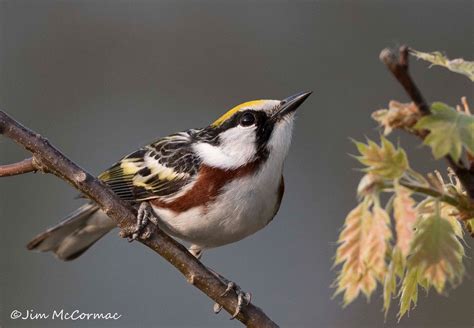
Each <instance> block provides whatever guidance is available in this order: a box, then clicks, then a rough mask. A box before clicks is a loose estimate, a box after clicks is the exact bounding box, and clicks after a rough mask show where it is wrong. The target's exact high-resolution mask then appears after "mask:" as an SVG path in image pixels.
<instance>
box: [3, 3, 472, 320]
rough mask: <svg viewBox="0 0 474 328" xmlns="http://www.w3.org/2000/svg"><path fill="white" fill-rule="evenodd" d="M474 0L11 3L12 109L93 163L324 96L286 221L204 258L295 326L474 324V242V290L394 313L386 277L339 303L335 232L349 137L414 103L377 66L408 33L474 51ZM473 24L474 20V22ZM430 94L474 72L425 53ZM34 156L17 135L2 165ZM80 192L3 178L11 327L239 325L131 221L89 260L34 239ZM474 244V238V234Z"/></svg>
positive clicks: (344, 204)
mask: <svg viewBox="0 0 474 328" xmlns="http://www.w3.org/2000/svg"><path fill="white" fill-rule="evenodd" d="M472 14H473V2H472V1H291V2H290V1H261V2H256V1H233V2H226V3H222V2H218V1H199V2H198V1H179V2H178V1H80V2H78V1H74V2H73V1H49V0H43V1H23V0H15V1H7V0H2V1H0V26H1V43H0V61H1V65H0V69H1V71H0V107H1V108H2V109H4V110H6V111H7V112H8V113H9V114H11V115H12V116H14V117H15V118H16V119H18V120H19V121H20V122H22V123H24V124H25V125H27V126H28V127H30V128H32V129H34V130H35V131H37V132H39V133H41V134H43V135H44V136H47V137H48V138H49V140H50V141H51V142H53V144H54V145H56V146H57V147H59V148H60V149H61V150H63V151H64V153H66V154H67V155H68V156H70V158H71V159H72V160H74V161H76V162H77V163H79V164H80V165H82V166H83V167H84V168H86V169H87V170H89V172H92V173H95V174H97V173H99V172H101V170H103V169H105V168H107V167H108V166H109V165H111V164H112V163H113V162H115V161H116V160H117V159H119V158H120V157H121V156H123V155H125V154H127V153H129V152H131V151H133V150H135V149H136V148H137V147H139V146H141V145H144V144H146V143H148V142H150V141H152V140H154V139H156V138H157V137H160V136H165V135H167V134H169V133H172V132H175V131H179V130H184V129H187V128H193V127H202V126H205V125H207V124H209V123H210V122H212V121H213V120H214V119H215V118H216V117H218V116H219V115H221V114H222V113H223V112H225V111H226V110H227V109H229V108H231V107H233V106H234V105H236V104H238V103H240V102H243V101H246V100H251V99H259V98H276V99H281V98H284V97H286V96H289V95H291V94H294V93H296V92H299V91H304V90H313V91H314V93H313V95H312V96H311V98H310V99H308V101H307V102H306V103H305V104H304V105H303V106H302V108H301V110H300V111H299V120H298V122H297V126H296V130H295V133H294V142H293V146H292V148H291V151H290V154H289V157H288V160H287V162H286V167H285V178H286V194H285V197H284V200H283V204H282V207H281V209H280V211H279V213H278V215H277V217H276V218H275V219H274V220H273V222H272V223H271V224H270V225H269V226H268V227H267V228H266V229H264V230H263V231H261V232H259V233H257V234H255V235H254V236H252V237H250V238H248V239H245V240H243V241H241V242H238V243H236V244H232V245H229V246H225V247H222V248H219V249H216V250H211V251H208V252H207V253H205V255H204V258H203V262H204V263H205V264H206V265H209V266H210V267H212V268H215V269H216V270H217V271H218V272H220V273H222V274H223V275H224V276H226V277H227V278H229V279H232V280H234V281H236V282H237V283H238V284H239V285H240V286H241V287H242V288H243V289H244V290H246V291H251V292H252V294H253V301H254V302H255V304H256V305H258V306H260V307H262V308H263V310H264V311H265V312H266V313H267V314H268V315H269V316H270V317H271V318H272V319H273V320H275V321H276V322H277V323H279V324H280V325H281V326H282V327H382V326H384V327H394V326H397V327H428V326H429V327H472V325H473V321H472V320H473V318H472V309H473V307H472V297H473V290H474V284H473V265H472V251H471V250H469V251H468V258H466V261H465V263H466V266H467V272H468V274H467V275H466V279H465V281H464V283H463V285H462V286H461V287H460V288H458V289H455V290H451V291H450V292H449V297H447V296H446V295H444V296H440V295H437V294H436V293H435V292H434V291H431V292H430V295H429V297H425V294H424V293H423V292H422V293H421V294H420V298H419V302H418V306H417V308H416V309H415V310H414V311H412V312H411V313H410V315H409V317H405V318H403V319H402V320H401V322H400V323H399V324H398V325H397V324H396V310H397V305H396V304H395V306H393V307H392V309H391V311H390V313H389V315H388V318H387V320H386V321H385V322H384V318H383V313H382V311H381V309H382V297H381V293H380V288H379V290H378V292H377V293H376V294H375V295H374V296H373V297H372V299H371V301H370V303H367V301H366V300H365V299H363V298H359V299H358V300H357V301H356V302H355V303H353V304H351V305H350V306H348V307H347V308H346V309H342V308H341V306H340V305H341V299H340V298H335V299H331V296H332V294H333V291H334V290H333V289H331V288H330V285H331V283H332V282H333V280H334V279H335V270H332V269H331V266H332V261H333V255H334V253H335V248H336V247H335V241H336V240H337V237H338V233H339V229H340V227H341V226H342V224H343V220H344V217H345V215H346V214H347V212H348V211H349V210H350V209H351V208H353V207H354V206H355V205H356V196H355V189H356V186H357V183H358V180H359V179H360V177H361V174H360V172H358V171H357V170H355V168H357V167H358V164H357V163H356V161H355V160H354V159H352V158H351V157H350V156H349V154H350V153H355V149H354V147H353V145H352V144H351V142H350V140H349V138H350V137H353V138H356V139H363V138H364V137H365V136H369V137H374V138H376V137H377V136H378V134H379V132H378V130H377V129H376V124H375V122H373V121H372V120H371V119H370V113H371V112H372V111H374V110H376V109H379V108H383V107H385V106H386V105H387V103H388V101H389V100H391V99H397V100H401V101H407V100H408V99H407V97H406V96H405V94H404V92H403V91H402V89H401V87H400V86H399V85H398V84H397V83H396V81H395V80H394V79H393V78H392V76H391V75H390V74H389V73H388V72H387V70H386V69H385V67H384V65H382V64H381V63H380V62H379V60H378V55H379V53H380V50H381V49H382V48H384V47H387V46H398V45H401V44H404V43H406V44H408V45H410V46H412V47H414V48H416V49H419V50H423V51H433V50H441V51H445V52H446V53H447V54H448V55H449V56H450V57H452V58H455V57H465V58H466V59H469V58H470V59H472V57H474V56H473V55H474V49H473V46H474V44H473V43H472V36H473V27H472V26H473V25H472V17H473V16H472ZM469 22H471V23H469ZM412 71H413V75H414V77H415V80H416V81H417V83H418V85H419V87H420V88H421V90H422V91H423V93H424V94H425V96H426V98H427V99H428V100H429V101H433V100H443V101H445V102H447V103H449V104H451V105H455V104H457V103H459V99H460V97H461V96H468V98H469V99H470V101H471V106H473V105H474V97H473V89H472V84H471V82H469V80H468V79H467V78H465V77H462V76H459V75H456V74H453V73H450V72H448V71H446V70H444V69H442V68H432V69H430V70H429V69H428V68H427V65H426V64H425V63H422V62H415V61H414V60H412ZM392 140H395V141H397V140H398V141H399V142H400V143H401V144H402V145H403V146H404V147H406V148H407V149H408V150H409V156H410V160H411V164H412V166H414V167H415V168H418V169H419V170H420V171H422V172H428V171H429V170H432V169H435V168H438V169H443V168H444V166H443V163H441V162H434V161H433V160H432V159H431V156H430V152H429V150H428V149H427V148H425V147H421V146H420V145H419V142H418V140H415V139H414V138H412V137H410V136H406V135H402V134H394V135H393V137H392ZM27 156H28V153H27V152H25V151H23V150H22V149H20V148H19V147H17V146H16V145H14V144H13V143H12V142H10V141H9V140H5V139H4V138H1V139H0V163H10V162H14V161H17V160H21V159H23V158H25V157H27ZM76 194H77V192H76V190H74V189H73V188H72V187H70V186H69V185H67V184H66V183H64V182H63V181H61V180H59V179H57V178H55V177H52V176H49V175H42V174H36V175H33V174H28V175H24V176H19V177H12V178H4V179H1V181H0V217H1V220H2V228H1V230H0V231H1V239H0V252H1V265H0V275H1V279H0V281H1V304H0V305H1V306H0V308H1V317H0V326H2V327H69V326H72V327H85V326H87V327H239V326H240V323H239V322H236V321H229V315H228V314H227V313H221V314H219V315H214V314H213V312H212V302H211V300H209V299H208V298H207V297H206V296H205V295H203V294H202V293H201V292H200V291H199V290H197V289H195V288H193V287H191V286H189V285H188V284H187V282H186V281H185V280H184V279H183V277H182V276H181V275H180V274H178V273H177V272H176V271H175V269H174V268H173V267H171V266H170V265H169V264H168V263H167V262H165V261H164V260H163V259H161V258H160V257H158V256H156V255H155V254H154V253H152V252H151V251H150V250H148V249H147V248H145V247H143V246H142V245H141V244H139V243H132V244H129V243H127V242H126V241H125V240H122V239H120V238H119V237H118V236H117V233H116V232H114V233H112V234H110V235H108V236H107V237H106V238H104V239H103V240H101V241H100V242H99V243H97V244H96V245H95V246H94V247H93V248H91V250H90V251H88V252H87V253H85V254H84V255H83V256H82V257H80V258H79V259H78V260H76V261H73V262H69V263H64V262H61V261H58V260H56V259H55V258H54V257H53V256H52V255H51V254H36V253H31V252H28V251H27V250H26V248H25V245H26V243H27V242H28V241H29V240H30V239H31V238H32V237H33V236H34V235H36V234H37V233H39V232H41V231H42V230H44V229H45V228H46V227H48V226H50V225H53V224H55V223H56V222H58V221H59V220H60V219H61V217H62V216H64V215H65V214H67V213H68V212H70V211H71V210H73V209H75V208H76V207H77V206H79V205H80V204H81V203H82V201H81V200H77V199H76V200H75V199H74V197H75V196H76ZM466 242H467V244H468V245H470V246H471V247H472V245H473V243H472V240H469V239H467V241H466ZM14 309H18V310H20V311H26V310H28V309H30V310H33V311H34V312H36V313H38V312H51V311H53V310H61V309H64V310H65V311H73V310H75V309H79V310H80V311H82V312H118V313H120V314H122V318H121V319H120V320H118V321H89V322H87V321H76V322H71V321H69V322H61V321H57V320H55V321H51V320H41V321H31V320H16V321H13V320H11V319H9V317H10V313H11V311H12V310H14Z"/></svg>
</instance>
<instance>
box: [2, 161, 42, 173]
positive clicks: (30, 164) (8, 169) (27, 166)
mask: <svg viewBox="0 0 474 328" xmlns="http://www.w3.org/2000/svg"><path fill="white" fill-rule="evenodd" d="M38 170H39V169H38V168H37V167H36V165H35V163H34V159H33V157H30V158H26V159H24V160H22V161H21V162H17V163H13V164H6V165H0V177H9V176H12V175H19V174H25V173H29V172H36V171H38Z"/></svg>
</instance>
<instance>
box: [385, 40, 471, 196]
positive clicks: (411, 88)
mask: <svg viewBox="0 0 474 328" xmlns="http://www.w3.org/2000/svg"><path fill="white" fill-rule="evenodd" d="M408 51H409V49H408V47H407V46H401V47H400V49H399V51H398V54H397V53H396V52H395V51H394V50H392V49H388V48H386V49H384V50H382V52H381V53H380V60H381V61H382V62H383V63H384V64H385V65H386V66H387V68H388V69H389V70H390V72H392V74H393V75H394V76H395V78H396V79H397V80H398V82H400V84H401V85H402V86H403V88H404V89H405V91H406V92H407V94H408V95H409V96H410V98H411V99H412V101H413V102H414V103H415V105H416V106H417V107H418V110H419V111H420V113H421V115H429V114H430V108H429V106H428V104H427V103H426V101H425V98H424V97H423V95H422V94H421V92H420V90H419V89H418V87H417V86H416V84H415V82H414V81H413V79H412V78H411V76H410V72H409V70H408ZM405 130H406V131H409V130H407V129H405ZM414 134H415V135H417V136H418V137H421V138H422V139H423V138H424V137H426V135H427V134H426V133H414ZM446 160H447V161H448V163H449V165H450V166H451V168H452V169H453V171H454V172H455V173H456V175H457V177H458V178H459V181H461V184H462V185H463V188H464V189H465V190H466V192H467V194H468V196H469V198H470V199H471V202H474V165H472V166H471V167H470V168H466V167H465V166H464V164H463V163H462V162H461V161H459V162H456V161H454V160H453V159H452V157H451V156H449V155H448V156H446Z"/></svg>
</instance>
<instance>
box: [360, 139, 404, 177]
mask: <svg viewBox="0 0 474 328" xmlns="http://www.w3.org/2000/svg"><path fill="white" fill-rule="evenodd" d="M355 145H356V147H357V149H358V150H359V153H360V154H361V156H357V157H356V158H357V159H358V160H359V162H361V163H362V164H364V165H365V166H366V168H365V171H366V172H368V173H371V174H373V175H375V176H378V177H382V178H387V179H397V178H400V177H401V176H402V175H403V174H404V173H405V171H406V170H407V169H408V167H409V165H408V159H407V156H406V153H405V151H404V150H403V149H402V148H395V146H394V145H393V144H392V143H391V142H390V141H389V140H388V139H387V138H385V137H383V136H382V137H381V145H380V146H379V145H377V144H376V143H375V142H374V141H372V140H368V142H367V144H364V143H362V142H357V141H355Z"/></svg>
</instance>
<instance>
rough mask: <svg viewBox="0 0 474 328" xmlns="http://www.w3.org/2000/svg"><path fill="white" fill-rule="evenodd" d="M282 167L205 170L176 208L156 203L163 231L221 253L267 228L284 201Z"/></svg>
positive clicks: (265, 164) (153, 202) (177, 201)
mask: <svg viewBox="0 0 474 328" xmlns="http://www.w3.org/2000/svg"><path fill="white" fill-rule="evenodd" d="M281 171H282V165H279V166H276V167H275V166H269V165H268V163H263V164H262V163H258V164H252V165H251V166H248V167H241V168H240V171H239V172H228V171H224V172H221V171H219V170H216V169H213V168H204V172H200V174H199V177H198V178H197V180H196V181H195V182H194V185H193V186H192V187H191V189H190V190H189V191H188V192H187V193H186V194H184V195H182V196H181V197H179V198H176V199H174V200H173V201H172V202H169V203H165V202H163V201H156V200H155V201H152V202H151V203H152V206H153V208H154V209H155V211H156V213H157V214H158V216H159V217H160V222H161V225H162V228H163V229H164V230H165V231H166V232H168V233H169V234H171V235H173V236H175V237H178V238H181V239H184V240H186V241H189V242H191V243H194V244H196V245H199V246H202V247H203V248H211V247H217V246H220V245H224V244H228V243H232V242H235V241H238V240H240V239H242V238H245V237H247V236H249V235H251V234H253V233H255V232H256V231H258V230H260V229H262V228H263V227H265V226H266V225H267V224H268V222H270V221H271V219H272V218H273V216H274V215H275V214H276V212H277V210H278V207H279V204H280V202H281V198H282V195H283V188H282V186H283V180H282V176H281Z"/></svg>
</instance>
